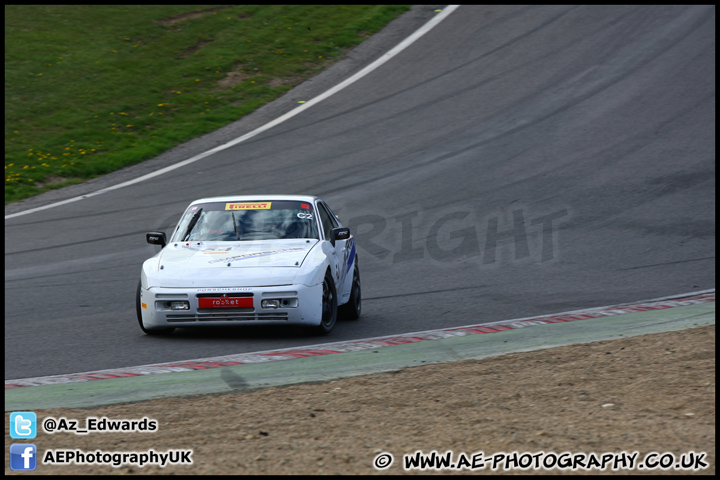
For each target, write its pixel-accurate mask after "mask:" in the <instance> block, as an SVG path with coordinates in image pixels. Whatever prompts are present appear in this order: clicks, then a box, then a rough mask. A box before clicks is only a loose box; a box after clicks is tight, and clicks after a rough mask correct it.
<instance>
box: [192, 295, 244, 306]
mask: <svg viewBox="0 0 720 480" xmlns="http://www.w3.org/2000/svg"><path fill="white" fill-rule="evenodd" d="M198 302H199V303H198V307H199V308H253V299H252V297H250V298H228V297H225V298H222V297H219V298H198Z"/></svg>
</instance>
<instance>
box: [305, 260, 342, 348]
mask: <svg viewBox="0 0 720 480" xmlns="http://www.w3.org/2000/svg"><path fill="white" fill-rule="evenodd" d="M337 314H338V306H337V292H336V290H335V282H334V281H333V278H332V275H331V274H330V272H327V273H326V274H325V279H324V280H323V288H322V318H321V320H320V325H318V326H316V327H310V328H309V330H310V332H311V333H314V334H315V335H327V334H328V333H330V332H331V331H332V329H333V328H335V323H336V322H337Z"/></svg>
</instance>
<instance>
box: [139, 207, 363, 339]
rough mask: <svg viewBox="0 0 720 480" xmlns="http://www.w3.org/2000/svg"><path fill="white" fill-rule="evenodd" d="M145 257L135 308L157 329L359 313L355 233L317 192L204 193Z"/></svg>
mask: <svg viewBox="0 0 720 480" xmlns="http://www.w3.org/2000/svg"><path fill="white" fill-rule="evenodd" d="M147 241H148V243H151V244H154V245H160V246H161V247H162V249H161V250H160V251H159V252H158V253H157V254H156V255H155V256H154V257H152V258H150V259H148V260H146V261H145V262H144V263H143V266H142V273H141V276H140V282H139V284H138V288H137V295H136V302H137V317H138V322H139V323H140V328H142V330H143V331H144V332H145V333H147V334H149V335H155V334H166V333H170V332H172V331H173V330H174V329H175V328H176V327H183V328H185V327H204V326H218V325H239V324H242V325H246V324H255V325H258V324H264V325H270V324H294V325H303V326H306V327H307V328H308V329H309V330H311V331H313V332H314V333H318V334H326V333H329V332H330V331H331V330H332V329H333V327H334V326H335V323H336V320H337V318H338V316H341V317H344V318H348V319H357V318H358V317H359V316H360V270H359V268H358V256H357V249H356V245H355V239H354V237H353V236H352V235H351V234H350V229H349V228H347V227H343V226H342V225H341V224H340V221H339V220H338V218H337V216H335V214H333V213H332V210H330V208H329V207H328V206H327V204H325V202H323V201H322V200H321V199H319V198H317V197H311V196H298V195H292V196H290V195H283V196H278V195H262V196H233V197H214V198H203V199H200V200H196V201H194V202H192V203H191V204H190V206H189V207H188V208H187V210H185V213H184V214H183V216H182V218H181V219H180V222H179V223H178V225H177V227H176V228H175V232H174V233H173V235H172V238H171V239H170V241H169V242H168V241H167V238H166V236H165V233H163V232H150V233H148V234H147Z"/></svg>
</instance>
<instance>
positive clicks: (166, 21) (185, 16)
mask: <svg viewBox="0 0 720 480" xmlns="http://www.w3.org/2000/svg"><path fill="white" fill-rule="evenodd" d="M226 8H230V7H229V6H225V7H214V8H208V9H205V10H198V11H195V12H188V13H182V14H180V15H173V16H172V17H167V18H163V19H161V20H155V23H159V24H160V25H165V26H170V25H175V24H177V23H180V22H182V21H184V20H190V19H192V18H200V17H202V16H203V15H207V14H208V13H213V12H218V11H220V10H225V9H226Z"/></svg>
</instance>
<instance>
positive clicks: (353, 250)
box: [345, 242, 355, 273]
mask: <svg viewBox="0 0 720 480" xmlns="http://www.w3.org/2000/svg"><path fill="white" fill-rule="evenodd" d="M353 260H355V242H353V246H352V250H350V255H348V263H347V269H346V270H345V273H347V272H348V271H350V267H352V264H353Z"/></svg>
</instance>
